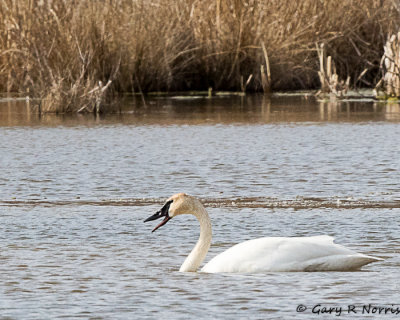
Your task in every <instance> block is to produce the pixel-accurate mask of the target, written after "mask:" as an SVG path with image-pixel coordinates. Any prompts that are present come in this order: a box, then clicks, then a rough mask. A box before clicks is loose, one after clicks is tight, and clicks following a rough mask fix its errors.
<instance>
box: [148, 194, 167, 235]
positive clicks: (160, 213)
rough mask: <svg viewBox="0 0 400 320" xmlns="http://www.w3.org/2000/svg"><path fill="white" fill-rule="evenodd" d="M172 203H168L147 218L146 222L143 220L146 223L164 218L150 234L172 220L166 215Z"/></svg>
mask: <svg viewBox="0 0 400 320" xmlns="http://www.w3.org/2000/svg"><path fill="white" fill-rule="evenodd" d="M171 203H172V201H168V202H167V203H166V204H165V205H164V207H162V209H161V210H160V211H157V212H156V213H155V214H153V215H152V216H150V217H148V218H147V219H146V220H144V222H147V221H153V220H156V219H159V218H161V217H164V220H163V221H161V222H160V223H159V224H158V225H157V226H156V227H155V228H154V229H153V230H152V231H151V232H154V231H156V230H157V229H158V228H160V227H162V226H163V225H164V224H166V223H167V222H168V221H169V220H171V219H172V218H171V217H170V216H169V215H168V210H169V206H170V205H171Z"/></svg>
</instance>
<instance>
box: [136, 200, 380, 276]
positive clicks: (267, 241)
mask: <svg viewBox="0 0 400 320" xmlns="http://www.w3.org/2000/svg"><path fill="white" fill-rule="evenodd" d="M180 214H193V215H194V216H195V217H196V218H197V219H198V220H199V222H200V237H199V240H198V241H197V243H196V245H195V247H194V248H193V250H192V251H191V252H190V254H189V255H188V256H187V258H186V260H185V261H184V262H183V264H182V266H181V268H180V269H179V271H181V272H195V271H196V270H197V269H198V267H199V266H200V264H201V263H202V262H203V260H204V258H205V257H206V254H207V252H208V249H209V248H210V244H211V237H212V232H211V220H210V218H209V216H208V213H207V211H206V209H205V208H204V207H203V205H202V204H201V202H200V201H199V200H198V199H196V198H194V197H192V196H189V195H186V194H184V193H178V194H175V195H173V196H172V197H171V198H169V199H168V200H167V202H166V203H165V205H164V206H163V207H162V209H161V210H160V211H158V212H157V213H155V214H154V215H152V216H151V217H149V218H147V219H146V220H145V221H144V222H147V221H151V220H155V219H158V218H161V217H164V220H163V221H161V223H159V224H158V225H157V226H156V227H155V228H154V229H153V232H154V231H156V230H157V229H158V228H160V227H161V226H163V225H165V224H166V223H167V222H168V221H169V220H170V219H172V218H173V217H175V216H177V215H180ZM379 260H382V259H380V258H375V257H371V256H367V255H364V254H361V253H357V252H354V251H352V250H350V249H347V248H345V247H343V246H341V245H338V244H335V243H333V238H332V237H329V236H315V237H296V238H295V237H293V238H283V237H268V238H258V239H254V240H248V241H245V242H242V243H239V244H237V245H235V246H233V247H231V248H229V249H228V250H226V251H224V252H222V253H221V254H219V255H217V256H216V257H215V258H213V259H211V260H210V261H209V262H208V263H207V264H206V265H205V266H204V267H203V268H202V269H201V271H203V272H210V273H214V272H240V273H260V272H276V271H351V270H357V269H359V268H360V267H362V266H363V265H366V264H368V263H371V262H374V261H379Z"/></svg>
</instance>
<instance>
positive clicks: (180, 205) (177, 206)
mask: <svg viewBox="0 0 400 320" xmlns="http://www.w3.org/2000/svg"><path fill="white" fill-rule="evenodd" d="M194 205H196V199H195V198H193V197H191V196H189V195H187V194H185V193H177V194H174V195H173V196H172V197H170V198H169V199H168V200H167V201H166V202H165V204H164V206H163V207H162V208H161V210H159V211H157V212H156V213H155V214H153V215H152V216H150V217H148V218H147V219H146V220H144V222H147V221H152V220H156V219H159V218H162V217H163V218H164V220H163V221H161V222H160V223H159V224H158V225H157V226H156V227H155V228H154V229H153V231H152V232H154V231H156V230H157V229H158V228H160V227H162V226H163V225H164V224H166V223H167V222H168V221H169V220H171V219H172V218H173V217H175V216H177V215H180V214H185V213H192V212H193V209H194Z"/></svg>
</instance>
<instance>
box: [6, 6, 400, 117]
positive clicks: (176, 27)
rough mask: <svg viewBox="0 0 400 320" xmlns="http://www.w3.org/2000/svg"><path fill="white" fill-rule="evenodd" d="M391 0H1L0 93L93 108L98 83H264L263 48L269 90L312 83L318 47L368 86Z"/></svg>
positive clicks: (136, 86) (47, 107) (163, 86)
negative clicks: (323, 48) (263, 44)
mask: <svg viewBox="0 0 400 320" xmlns="http://www.w3.org/2000/svg"><path fill="white" fill-rule="evenodd" d="M394 5H395V3H394V2H392V1H391V0H364V1H357V0H343V1H337V0H324V1H322V0H303V1H301V2H300V3H299V2H298V1H292V0H279V1H278V0H247V1H244V0H231V1H227V0H202V1H199V0H150V1H149V0H108V1H106V0H102V1H100V0H99V1H84V0H18V1H14V0H0V31H1V32H0V91H2V92H4V91H7V92H20V93H23V94H29V95H30V96H34V97H39V98H41V99H42V101H43V103H42V111H57V112H68V111H76V110H79V109H82V106H85V105H87V106H88V108H87V109H88V110H89V109H92V108H93V106H90V104H92V103H93V99H94V98H93V96H94V95H93V90H94V89H95V88H96V86H97V84H98V81H102V82H103V83H104V84H106V83H107V82H108V81H109V80H111V81H112V85H111V86H110V88H109V89H108V90H107V91H106V93H105V96H104V99H105V100H107V99H110V98H111V97H112V95H113V94H115V93H120V92H127V91H129V92H147V91H154V90H156V91H160V90H162V91H171V90H187V89H205V88H208V87H212V88H213V89H215V90H222V89H223V90H240V88H241V85H243V79H248V78H249V76H250V75H253V76H252V78H251V81H250V82H249V84H248V86H247V88H248V89H250V90H262V75H261V73H260V66H261V65H262V64H263V63H265V60H264V54H263V50H262V46H261V43H265V47H266V49H267V51H268V57H269V62H270V67H271V85H272V88H273V89H275V90H276V89H299V88H313V87H316V86H318V83H319V81H318V70H319V61H318V58H317V52H316V50H315V48H316V46H315V44H316V43H325V48H326V49H327V54H329V55H330V56H332V58H333V59H334V60H335V62H336V68H337V73H338V74H339V75H340V76H341V77H342V78H346V77H347V76H350V77H351V79H353V81H355V80H354V79H357V77H358V75H359V74H360V73H361V72H362V71H363V70H364V69H365V68H367V69H368V72H367V73H366V75H365V76H364V77H363V81H365V83H366V84H367V85H370V86H372V85H373V84H374V81H375V77H376V76H377V74H378V70H379V63H380V59H381V56H382V53H383V46H384V43H385V41H386V39H387V36H388V34H389V33H391V32H395V31H396V32H397V31H398V29H399V21H400V20H399V12H398V11H397V10H396V9H395V7H394Z"/></svg>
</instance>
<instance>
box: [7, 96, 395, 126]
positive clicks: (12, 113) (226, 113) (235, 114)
mask: <svg viewBox="0 0 400 320" xmlns="http://www.w3.org/2000/svg"><path fill="white" fill-rule="evenodd" d="M122 103H123V107H122V108H121V111H122V114H108V115H82V114H78V115H52V114H45V115H39V114H37V113H36V112H31V110H36V108H31V107H32V105H34V104H35V102H29V103H26V102H25V100H13V99H9V100H7V101H5V102H1V103H0V126H24V125H44V126H57V125H66V126H69V125H72V126H73V125H96V124H112V123H124V124H138V125H150V124H159V125H168V124H193V125H194V124H204V123H209V124H212V123H225V124H226V123H243V124H251V123H254V124H257V123H275V122H276V123H279V122H325V121H334V122H360V121H394V122H398V121H400V107H399V104H393V103H389V104H385V103H381V102H379V103H378V102H372V101H370V100H366V101H343V102H340V101H338V102H318V101H316V100H315V98H313V97H312V96H272V97H265V96H260V95H250V96H246V97H215V98H213V99H207V98H201V99H190V98H187V99H174V98H171V97H169V98H165V97H164V98H152V99H150V100H149V101H148V102H147V104H146V105H145V106H143V105H141V104H140V103H134V102H133V100H125V101H124V102H122Z"/></svg>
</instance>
